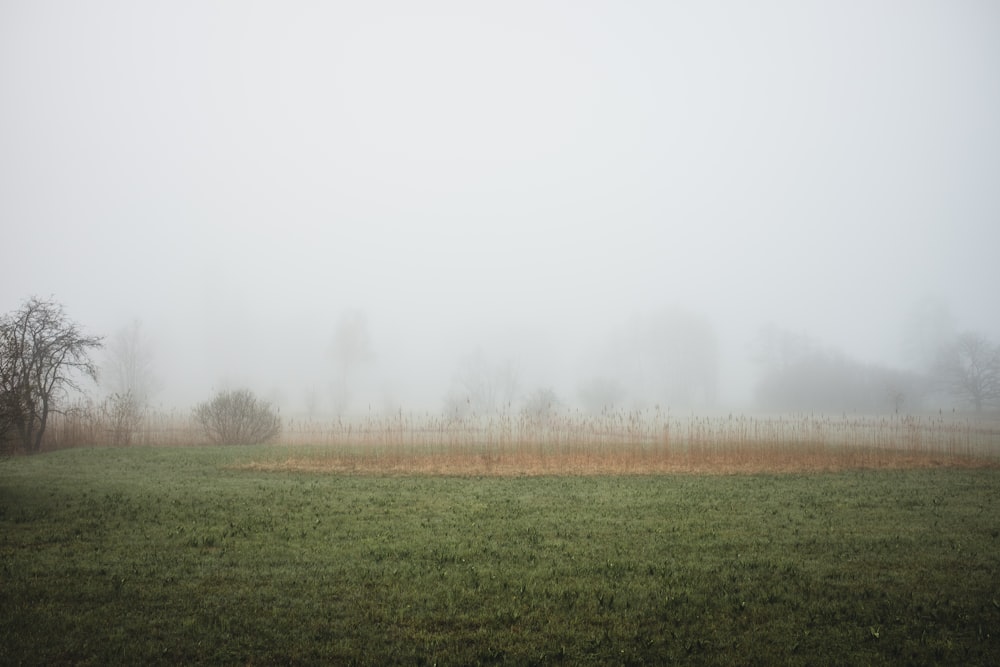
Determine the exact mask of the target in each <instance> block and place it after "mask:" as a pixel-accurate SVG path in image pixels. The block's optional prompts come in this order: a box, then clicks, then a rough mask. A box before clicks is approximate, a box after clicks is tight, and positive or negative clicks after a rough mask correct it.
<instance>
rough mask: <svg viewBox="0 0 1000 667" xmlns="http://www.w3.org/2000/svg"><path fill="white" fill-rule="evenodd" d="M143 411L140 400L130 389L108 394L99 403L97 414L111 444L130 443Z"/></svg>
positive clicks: (138, 426)
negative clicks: (121, 392) (120, 392)
mask: <svg viewBox="0 0 1000 667" xmlns="http://www.w3.org/2000/svg"><path fill="white" fill-rule="evenodd" d="M144 412H145V410H144V408H143V406H142V404H141V402H140V401H139V399H137V398H136V396H135V395H134V394H133V393H132V391H131V390H129V391H126V392H125V393H124V394H112V395H111V396H109V397H108V398H107V399H106V400H105V401H104V404H103V405H101V411H100V415H99V416H100V419H101V421H102V422H104V424H105V425H106V426H105V429H106V430H107V433H108V435H109V436H110V437H111V444H113V445H122V446H127V445H131V444H132V443H133V441H134V439H135V436H136V434H137V433H138V432H139V428H140V427H141V426H142V420H143V413H144Z"/></svg>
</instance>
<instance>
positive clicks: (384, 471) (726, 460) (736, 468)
mask: <svg viewBox="0 0 1000 667" xmlns="http://www.w3.org/2000/svg"><path fill="white" fill-rule="evenodd" d="M939 467H950V468H1000V462H998V461H997V460H995V459H988V458H981V457H973V456H963V455H957V454H948V453H942V452H926V453H921V452H908V451H893V450H888V451H878V450H858V449H845V448H839V449H828V448H823V447H816V446H808V445H805V446H803V447H801V448H774V449H771V450H713V449H703V450H688V451H670V450H638V451H634V450H633V451H630V450H628V449H624V450H620V451H615V450H609V451H586V450H581V451H560V452H542V453H539V452H532V451H517V450H513V451H506V452H504V451H501V452H489V451H468V449H466V448H463V451H451V452H448V451H443V452H420V451H413V452H390V453H386V452H377V451H373V452H356V451H355V452H347V453H345V452H340V453H338V452H337V451H336V449H332V450H325V451H316V452H312V453H309V454H304V455H292V456H288V457H286V458H284V459H280V460H275V461H252V462H249V463H246V464H241V465H239V466H237V468H238V469H245V470H258V471H273V472H307V473H320V474H324V473H329V474H360V475H371V474H375V475H449V476H474V477H486V476H488V477H521V476H539V475H660V474H716V475H728V474H758V473H812V472H837V471H845V470H868V469H887V470H892V469H919V468H939Z"/></svg>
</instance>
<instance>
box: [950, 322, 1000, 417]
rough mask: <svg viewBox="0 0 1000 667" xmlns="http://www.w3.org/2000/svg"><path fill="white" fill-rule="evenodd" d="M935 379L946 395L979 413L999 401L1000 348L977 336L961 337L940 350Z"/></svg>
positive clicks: (966, 335) (972, 334)
mask: <svg viewBox="0 0 1000 667" xmlns="http://www.w3.org/2000/svg"><path fill="white" fill-rule="evenodd" d="M937 377H938V378H939V379H940V381H941V382H942V383H943V385H944V389H945V390H946V391H948V393H950V394H951V395H952V396H954V397H956V398H958V399H960V400H962V401H966V402H968V403H971V404H972V406H973V407H974V408H975V410H976V412H982V410H983V407H984V406H986V405H989V404H993V403H996V402H998V401H1000V346H997V345H994V344H992V343H991V342H990V341H989V340H987V339H986V338H984V337H983V336H981V335H979V334H975V333H964V334H961V335H959V336H958V337H957V338H956V339H955V340H954V342H952V343H951V344H950V345H948V346H947V347H946V348H945V349H944V350H943V351H942V354H941V357H940V359H939V361H938V370H937Z"/></svg>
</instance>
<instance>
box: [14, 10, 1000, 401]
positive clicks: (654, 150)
mask: <svg viewBox="0 0 1000 667" xmlns="http://www.w3.org/2000/svg"><path fill="white" fill-rule="evenodd" d="M998 65H1000V5H997V4H996V3H994V2H988V1H981V2H979V1H971V0H958V1H950V2H903V1H898V2H897V1H885V2H849V3H830V2H759V3H749V4H748V3H737V2H711V3H680V2H678V3H655V2H634V3H623V2H589V3H564V2H544V1H543V2H504V3H485V2H483V3H479V2H433V1H432V2H422V3H408V2H399V1H396V2H391V1H386V2H364V3H360V2H357V3H348V2H337V3H314V2H304V1H303V2H283V3H267V2H170V3H165V2H164V3H136V2H111V1H107V0H97V1H94V2H87V3H79V2H70V1H58V0H54V1H48V2H44V1H37V0H32V1H30V2H29V1H20V0H5V1H4V2H2V3H0V96H2V104H0V226H2V248H3V250H4V252H3V255H4V259H3V262H2V264H0V267H2V269H0V271H2V280H0V311H3V312H7V311H10V310H13V309H15V308H17V306H18V305H19V304H20V303H21V301H22V300H23V299H25V298H26V297H28V296H30V295H40V296H42V297H48V296H50V295H52V296H54V297H55V298H56V299H57V300H58V301H60V302H62V303H63V304H65V306H66V308H67V312H68V313H69V314H70V315H71V316H72V317H73V318H74V319H75V320H77V321H78V322H79V323H80V324H81V325H82V327H83V328H84V329H85V330H87V331H88V332H93V333H100V334H106V335H107V336H108V337H109V338H108V340H109V342H110V341H112V340H113V339H114V336H115V334H116V332H120V331H122V330H123V329H126V328H127V327H129V326H131V325H132V323H133V322H135V321H139V322H141V331H142V333H143V336H144V337H145V340H146V341H147V343H146V344H147V347H148V350H149V352H150V355H151V359H152V368H153V369H154V371H155V376H156V380H157V383H156V384H157V391H156V393H155V396H154V398H153V402H154V403H155V404H157V405H161V406H166V407H179V408H187V407H188V406H190V405H191V404H192V403H193V402H195V401H200V400H203V399H205V398H207V397H208V396H209V395H210V394H211V393H212V392H213V391H214V390H217V389H221V388H225V387H243V386H245V387H249V388H252V389H253V390H255V391H257V392H259V393H261V394H262V395H263V396H265V397H267V398H269V399H271V400H274V401H276V402H278V403H279V404H280V405H281V406H282V409H283V411H284V412H285V413H286V414H300V413H303V412H305V411H313V409H317V410H318V411H319V412H322V413H330V412H334V411H345V410H346V411H368V410H374V411H382V410H395V409H399V408H403V409H407V410H411V409H412V410H439V409H441V408H443V407H448V406H449V405H452V406H453V405H454V404H456V403H457V404H461V402H462V399H463V398H465V399H466V400H467V401H468V399H469V394H470V393H471V392H474V391H476V388H475V387H474V386H473V385H475V382H476V380H477V378H482V377H484V376H489V377H491V378H494V379H495V380H496V381H495V382H494V383H493V384H494V386H492V387H491V388H490V389H489V390H490V391H492V392H493V393H494V399H495V400H497V401H505V400H511V401H526V400H529V399H530V398H531V397H533V396H534V397H538V396H544V395H549V394H544V393H542V394H539V391H543V392H544V391H549V392H551V394H550V395H551V396H555V397H557V398H558V399H559V400H561V401H564V402H565V403H567V404H578V403H587V402H588V401H596V402H598V403H599V402H600V401H601V400H604V399H606V398H607V397H608V396H610V397H611V398H612V400H614V401H616V402H617V403H619V404H623V405H631V404H634V405H639V406H648V405H652V404H659V403H666V404H668V405H677V406H686V407H696V408H710V407H722V408H727V407H742V406H750V405H753V404H754V402H755V400H759V398H760V391H761V387H760V385H761V364H762V363H766V362H767V360H768V359H771V360H772V361H773V359H775V358H776V357H775V355H776V354H777V355H778V356H779V357H780V355H781V354H784V352H781V350H784V351H785V352H787V351H788V350H789V349H799V350H801V349H805V348H810V349H812V348H816V347H818V348H822V349H824V350H832V351H833V352H832V354H834V356H835V357H836V358H838V359H842V360H848V361H849V362H850V363H857V364H862V365H870V364H875V365H879V366H880V367H885V368H889V369H892V370H893V372H899V373H905V372H908V371H913V372H919V371H921V370H923V366H924V365H926V362H927V359H926V357H927V354H928V350H930V349H932V348H933V346H934V345H936V344H938V343H940V342H941V340H943V339H945V338H946V337H947V336H950V335H953V334H954V333H956V332H959V331H964V330H971V331H976V332H980V333H982V334H983V335H985V336H987V337H989V338H991V339H992V340H993V341H997V340H998V339H1000V302H998V299H997V287H998V286H1000V262H998V261H997V254H998V250H1000V122H998V120H997V119H1000V72H998ZM338 332H339V333H338ZM352 332H353V333H352ZM352 336H353V337H352ZM663 341H666V343H663ZM344 350H347V352H345V351H344ZM775 350H778V351H777V352H776V351H775ZM762 360H763V361H762ZM476 369H479V371H477V370H476ZM483 369H485V370H483ZM504 378H506V380H505V379H504ZM508 380H510V381H508ZM817 381H822V379H821V378H819V379H818V380H817ZM508 390H509V391H508ZM310 405H312V407H310ZM316 406H318V408H317V407H316Z"/></svg>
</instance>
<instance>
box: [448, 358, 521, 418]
mask: <svg viewBox="0 0 1000 667" xmlns="http://www.w3.org/2000/svg"><path fill="white" fill-rule="evenodd" d="M519 384H520V382H519V374H518V370H517V365H516V364H515V363H514V362H513V361H511V360H509V359H508V360H506V361H504V362H503V363H501V364H498V365H496V366H493V365H491V364H490V363H489V362H488V361H487V359H486V356H485V355H484V354H483V352H482V350H476V351H475V352H474V353H472V354H470V355H468V356H466V357H464V358H463V359H462V360H461V361H460V362H459V367H458V371H457V372H456V373H455V376H454V378H453V379H452V389H451V391H450V393H449V394H448V395H447V396H446V397H445V409H446V410H447V411H448V412H449V413H450V414H458V415H462V414H463V413H465V412H471V413H474V414H478V415H487V414H492V413H494V412H497V411H503V410H506V409H507V408H509V407H510V406H511V404H512V403H513V401H514V399H515V398H516V397H517V392H518V388H519Z"/></svg>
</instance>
